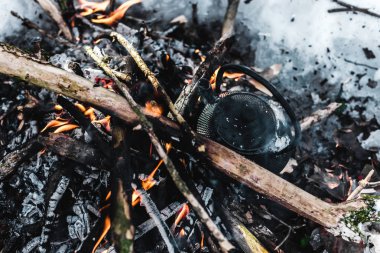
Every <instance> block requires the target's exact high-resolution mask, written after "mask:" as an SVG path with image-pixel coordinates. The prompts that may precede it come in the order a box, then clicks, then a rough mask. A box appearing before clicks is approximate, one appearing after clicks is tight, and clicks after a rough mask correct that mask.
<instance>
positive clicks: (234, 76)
mask: <svg viewBox="0 0 380 253" xmlns="http://www.w3.org/2000/svg"><path fill="white" fill-rule="evenodd" d="M219 69H220V67H218V68H217V69H216V70H215V72H214V74H212V76H211V78H210V85H211V88H212V89H213V90H215V85H216V76H217V75H218V72H219ZM244 75H245V74H243V73H230V72H224V73H223V77H227V78H231V79H235V81H237V80H239V79H240V78H241V77H242V76H244Z"/></svg>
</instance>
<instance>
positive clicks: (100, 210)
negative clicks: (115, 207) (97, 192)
mask: <svg viewBox="0 0 380 253" xmlns="http://www.w3.org/2000/svg"><path fill="white" fill-rule="evenodd" d="M110 206H111V203H108V204H107V205H105V206H103V207H101V208H100V209H99V213H101V212H103V211H104V210H105V209H107V208H108V207H110Z"/></svg>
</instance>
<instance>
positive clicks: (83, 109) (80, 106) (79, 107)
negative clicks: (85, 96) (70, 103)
mask: <svg viewBox="0 0 380 253" xmlns="http://www.w3.org/2000/svg"><path fill="white" fill-rule="evenodd" d="M75 106H76V107H77V108H78V109H79V110H80V111H81V112H85V111H86V107H84V105H82V104H80V103H75Z"/></svg>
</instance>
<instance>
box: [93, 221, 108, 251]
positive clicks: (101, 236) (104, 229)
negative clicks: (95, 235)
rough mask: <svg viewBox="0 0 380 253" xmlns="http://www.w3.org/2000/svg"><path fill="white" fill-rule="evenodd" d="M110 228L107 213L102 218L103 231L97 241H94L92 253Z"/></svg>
mask: <svg viewBox="0 0 380 253" xmlns="http://www.w3.org/2000/svg"><path fill="white" fill-rule="evenodd" d="M110 228H111V219H110V217H109V216H108V215H107V216H106V218H105V220H104V227H103V232H102V234H101V235H100V237H99V239H98V241H97V242H96V243H95V246H94V248H93V249H92V253H94V252H95V251H96V249H97V248H98V246H99V244H100V243H101V241H102V240H103V238H104V237H105V236H106V234H107V233H108V230H110Z"/></svg>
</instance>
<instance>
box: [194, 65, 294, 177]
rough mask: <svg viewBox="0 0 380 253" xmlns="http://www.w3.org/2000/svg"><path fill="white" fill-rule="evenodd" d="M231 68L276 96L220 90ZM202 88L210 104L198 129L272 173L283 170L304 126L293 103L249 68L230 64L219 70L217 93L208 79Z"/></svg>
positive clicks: (199, 131) (204, 111)
mask: <svg viewBox="0 0 380 253" xmlns="http://www.w3.org/2000/svg"><path fill="white" fill-rule="evenodd" d="M227 70H232V71H234V72H241V73H244V74H247V75H249V76H250V77H252V78H254V79H255V80H256V81H258V82H260V83H261V84H262V85H264V86H265V87H266V88H267V89H268V90H269V91H270V92H271V93H272V95H273V96H272V97H271V96H268V95H265V94H264V93H262V92H260V91H255V92H240V91H238V92H236V91H235V92H224V93H220V92H219V89H220V85H221V83H222V82H223V73H224V72H225V71H227ZM200 88H201V96H203V97H204V98H205V100H206V105H205V106H204V108H203V110H202V112H201V114H200V116H199V118H198V121H197V132H198V133H200V134H202V135H204V136H207V137H209V138H211V139H213V140H215V141H217V142H219V143H222V144H224V145H226V146H228V147H230V148H231V149H233V150H235V151H236V152H238V153H240V154H242V155H244V156H246V157H247V158H249V159H252V160H253V161H255V162H257V163H258V164H260V165H261V166H263V167H265V168H266V169H268V170H271V171H272V172H275V173H278V172H280V171H281V170H282V169H283V168H284V166H285V165H286V163H287V162H288V160H289V158H290V156H291V154H292V152H293V151H294V149H295V147H296V145H297V143H298V141H299V139H300V126H299V123H298V121H297V119H296V116H295V114H294V112H293V110H292V109H291V107H290V105H289V104H288V103H287V102H286V100H285V99H284V98H283V97H282V95H281V94H280V93H279V92H278V91H277V90H276V89H275V88H274V86H273V85H272V84H271V83H269V82H268V81H267V80H265V79H264V78H262V77H261V76H260V75H258V74H257V73H256V72H254V71H253V70H251V69H250V68H248V67H245V66H241V65H236V64H228V65H224V66H222V67H221V68H220V69H219V72H218V75H217V78H216V91H215V92H212V91H211V88H210V84H209V82H208V81H206V80H202V81H201V84H200ZM218 93H220V94H219V95H214V94H218Z"/></svg>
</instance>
